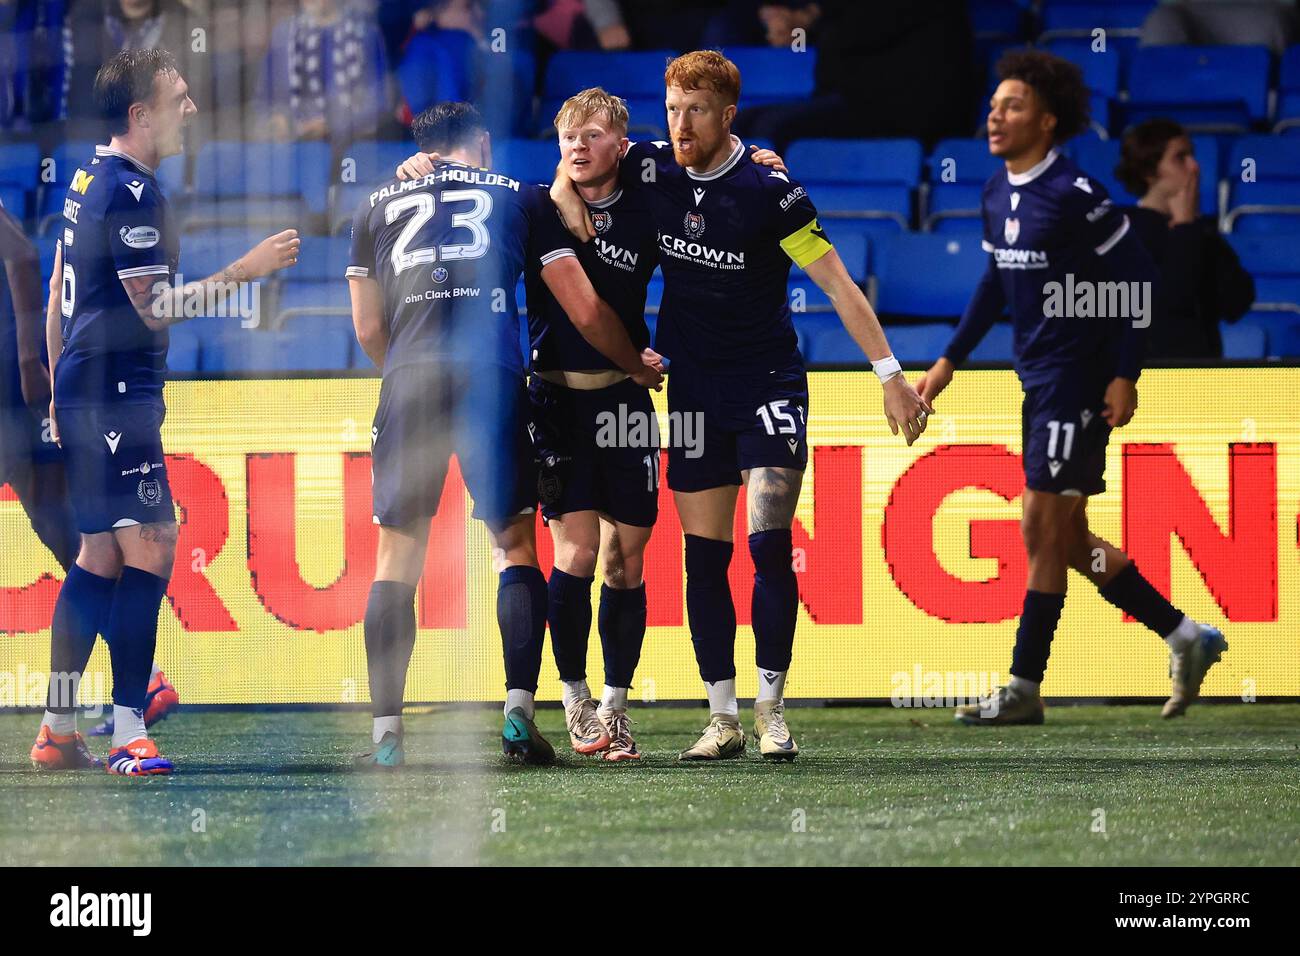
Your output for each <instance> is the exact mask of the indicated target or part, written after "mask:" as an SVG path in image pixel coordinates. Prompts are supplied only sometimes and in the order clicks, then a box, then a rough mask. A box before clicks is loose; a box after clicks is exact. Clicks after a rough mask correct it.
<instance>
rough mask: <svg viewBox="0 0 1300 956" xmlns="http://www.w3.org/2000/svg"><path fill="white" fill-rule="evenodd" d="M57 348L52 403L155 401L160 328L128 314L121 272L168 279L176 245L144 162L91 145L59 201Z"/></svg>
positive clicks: (131, 309) (162, 340) (159, 385)
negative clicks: (59, 319) (60, 260)
mask: <svg viewBox="0 0 1300 956" xmlns="http://www.w3.org/2000/svg"><path fill="white" fill-rule="evenodd" d="M62 226H63V229H62V233H61V235H60V244H61V246H62V249H63V294H62V310H63V352H62V354H61V355H60V356H59V360H58V367H57V370H56V372H55V376H54V389H55V401H56V403H57V404H58V405H60V406H69V407H71V406H84V405H96V404H100V403H105V402H127V403H135V404H146V403H152V402H161V401H162V389H163V379H164V377H165V375H166V371H167V331H166V330H165V329H164V330H162V331H159V332H155V331H153V330H151V329H150V328H149V327H148V326H147V325H145V323H144V320H143V319H141V318H140V316H139V315H138V314H137V313H136V310H135V306H133V305H132V304H131V299H130V297H129V296H127V294H126V289H125V287H123V285H122V280H123V279H128V278H134V277H141V276H146V277H151V278H153V279H155V280H156V281H158V282H165V283H168V284H170V282H171V279H172V277H173V276H174V275H175V274H176V267H177V259H178V257H179V254H180V243H179V239H178V237H177V233H176V229H175V227H174V224H173V222H172V216H171V211H170V209H169V207H168V204H167V200H166V199H165V198H164V197H163V194H162V190H161V189H159V188H158V182H157V180H156V179H155V178H154V174H153V170H151V169H149V167H147V166H145V165H143V164H142V163H139V162H137V161H136V160H134V159H132V158H131V157H130V156H127V155H126V154H125V153H121V152H118V151H117V150H113V149H109V148H108V147H107V146H96V147H95V156H94V158H92V159H91V160H90V161H89V162H88V163H85V164H83V165H82V166H81V167H80V168H78V169H77V171H76V173H75V175H74V176H73V177H72V184H71V185H70V186H69V187H68V193H67V197H66V198H65V199H64V203H63V222H62Z"/></svg>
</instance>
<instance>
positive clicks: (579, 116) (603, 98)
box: [555, 86, 627, 133]
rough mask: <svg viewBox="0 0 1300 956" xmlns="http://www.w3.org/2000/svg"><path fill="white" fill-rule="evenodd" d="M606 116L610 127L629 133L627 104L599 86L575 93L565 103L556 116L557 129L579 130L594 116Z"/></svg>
mask: <svg viewBox="0 0 1300 956" xmlns="http://www.w3.org/2000/svg"><path fill="white" fill-rule="evenodd" d="M602 113H603V114H604V115H605V117H606V118H607V119H608V120H609V125H610V127H611V128H613V129H614V130H615V131H617V132H620V133H626V132H627V104H626V103H624V102H623V99H622V97H619V96H615V95H614V94H613V93H606V92H605V91H604V90H603V89H601V88H600V87H599V86H593V87H592V88H591V89H589V90H583V91H582V92H581V93H575V94H574V95H573V96H570V97H569V98H568V99H567V100H565V101H564V105H563V106H561V107H560V111H559V112H558V113H556V114H555V128H556V129H557V130H562V129H579V128H580V127H582V126H583V124H585V123H586V122H587V121H588V120H589V119H591V118H592V117H593V116H599V115H600V114H602Z"/></svg>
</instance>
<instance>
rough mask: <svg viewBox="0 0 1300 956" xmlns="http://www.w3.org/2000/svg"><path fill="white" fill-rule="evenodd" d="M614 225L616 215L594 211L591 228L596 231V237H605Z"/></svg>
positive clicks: (601, 210) (600, 210) (603, 211)
mask: <svg viewBox="0 0 1300 956" xmlns="http://www.w3.org/2000/svg"><path fill="white" fill-rule="evenodd" d="M612 225H614V214H613V213H611V212H607V211H606V210H604V209H599V210H593V211H592V214H591V228H593V229H595V230H596V235H598V236H603V235H604V234H605V233H607V232H609V228H610V226H612Z"/></svg>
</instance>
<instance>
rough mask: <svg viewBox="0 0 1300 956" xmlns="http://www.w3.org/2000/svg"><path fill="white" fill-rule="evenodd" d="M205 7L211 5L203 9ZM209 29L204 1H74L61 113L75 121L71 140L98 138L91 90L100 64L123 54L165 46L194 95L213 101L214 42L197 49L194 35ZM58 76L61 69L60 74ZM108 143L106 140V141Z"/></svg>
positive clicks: (67, 25)
mask: <svg viewBox="0 0 1300 956" xmlns="http://www.w3.org/2000/svg"><path fill="white" fill-rule="evenodd" d="M204 6H206V4H205V5H204ZM207 26H208V21H207V16H206V12H205V10H204V9H200V5H199V3H192V4H186V3H182V2H180V0H71V2H70V3H69V12H68V14H67V16H66V18H65V20H64V28H63V35H62V44H61V51H60V52H61V54H62V56H63V58H64V63H65V69H64V71H63V73H62V75H64V76H66V82H65V83H64V84H63V86H62V88H61V89H60V90H59V91H58V105H57V107H55V109H57V112H58V115H59V116H61V117H66V118H68V119H69V120H71V121H73V122H74V123H75V124H76V126H77V128H76V129H75V130H71V131H69V136H77V137H80V136H85V137H88V138H92V139H98V138H99V135H100V134H101V133H102V132H104V131H103V130H102V126H103V123H102V119H101V117H100V116H99V114H98V112H97V111H96V109H95V107H94V103H93V98H92V97H91V96H90V90H91V88H92V87H93V86H94V82H95V74H96V73H97V72H98V71H99V68H100V66H102V65H103V64H104V63H106V62H107V61H108V60H110V59H111V58H112V57H113V56H115V55H116V54H118V53H121V52H122V51H123V50H147V49H150V48H153V47H161V48H162V49H164V50H167V51H168V52H169V53H171V54H172V55H173V56H174V57H176V61H177V64H178V65H179V67H180V72H181V75H182V76H184V77H185V82H186V83H187V84H188V85H189V89H190V95H191V96H192V97H194V98H195V99H196V100H199V101H205V100H206V99H207V97H208V90H209V86H210V84H209V76H210V65H209V57H208V53H207V44H208V42H209V38H208V37H207V36H206V35H205V36H204V39H203V44H202V45H203V49H202V50H201V51H196V50H194V49H193V46H194V44H193V38H192V34H191V31H192V30H193V29H195V28H196V27H198V28H203V29H204V30H205V31H206V29H207ZM55 73H56V74H57V73H59V71H58V70H57V68H56V70H55ZM105 141H106V140H105Z"/></svg>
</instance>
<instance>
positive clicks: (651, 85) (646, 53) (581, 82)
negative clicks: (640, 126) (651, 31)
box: [541, 50, 675, 125]
mask: <svg viewBox="0 0 1300 956" xmlns="http://www.w3.org/2000/svg"><path fill="white" fill-rule="evenodd" d="M674 55H675V54H674V53H673V51H671V50H643V51H638V52H632V53H628V52H618V53H601V52H590V51H579V50H561V51H560V52H559V53H556V54H555V55H554V56H553V57H551V59H550V62H548V63H547V64H546V76H545V78H544V79H543V81H542V98H543V99H545V100H556V99H558V100H560V101H563V100H565V99H567V98H568V97H570V96H572V95H573V94H574V93H577V92H578V91H579V90H585V89H587V88H588V87H591V86H602V87H604V88H605V89H606V90H607V91H609V92H610V93H613V94H615V95H616V96H621V97H623V98H624V99H627V98H629V97H650V98H656V97H657V98H658V99H659V101H660V103H662V102H663V95H664V67H665V66H667V65H668V61H669V60H670V59H671V58H672V57H673V56H674ZM553 116H554V113H551V114H550V115H543V116H542V117H541V118H542V119H543V120H544V121H545V122H546V123H547V124H548V125H549V124H550V122H551V119H552V117H553Z"/></svg>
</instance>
